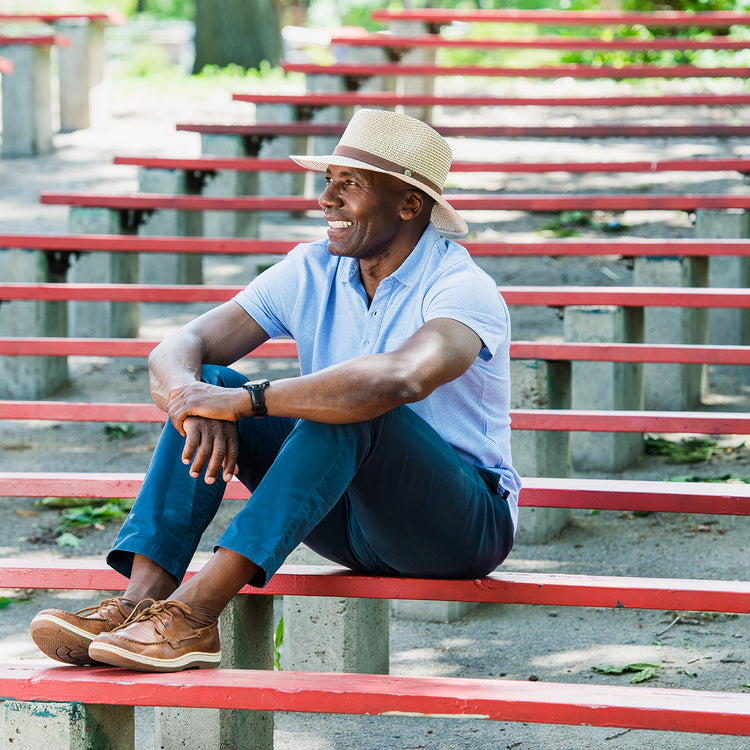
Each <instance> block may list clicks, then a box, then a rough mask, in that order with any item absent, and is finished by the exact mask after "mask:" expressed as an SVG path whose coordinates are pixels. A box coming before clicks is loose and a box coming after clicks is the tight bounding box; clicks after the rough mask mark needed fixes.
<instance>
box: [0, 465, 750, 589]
mask: <svg viewBox="0 0 750 750" xmlns="http://www.w3.org/2000/svg"><path fill="white" fill-rule="evenodd" d="M142 481H143V475H142V474H139V473H128V474H106V473H80V472H58V473H46V472H0V496H1V497H48V496H53V497H90V498H111V497H122V498H133V497H135V496H136V495H137V494H138V490H139V489H140V486H141V483H142ZM248 492H249V491H248V490H247V489H246V488H245V487H244V486H243V485H242V484H241V483H240V482H239V481H232V482H230V483H229V484H228V485H227V488H226V491H225V497H226V498H228V499H231V500H247V497H248ZM519 505H521V506H523V507H529V508H579V509H596V510H628V511H640V510H643V511H653V512H655V513H656V512H664V513H710V514H717V515H741V516H746V515H750V485H748V484H734V483H721V482H717V483H713V482H648V481H634V480H617V479H608V480H601V479H580V478H575V479H567V478H558V477H554V478H546V477H527V478H524V480H523V490H522V491H521V495H520V499H519ZM436 598H438V599H439V598H440V597H436Z"/></svg>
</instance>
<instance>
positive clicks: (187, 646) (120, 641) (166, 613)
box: [89, 600, 221, 672]
mask: <svg viewBox="0 0 750 750" xmlns="http://www.w3.org/2000/svg"><path fill="white" fill-rule="evenodd" d="M191 612H192V610H191V609H190V607H188V606H187V604H183V603H182V602H178V601H173V600H167V601H162V602H156V603H155V604H152V605H151V606H150V607H148V608H146V609H144V610H143V611H142V612H140V613H139V614H138V615H136V616H134V617H133V618H132V619H130V620H129V621H128V622H127V623H125V624H124V625H123V626H121V627H119V628H117V630H115V631H113V632H111V633H102V634H101V635H99V636H97V637H96V638H95V639H94V640H93V642H92V643H91V645H90V646H89V657H90V658H91V659H93V660H95V661H97V662H103V663H104V664H110V665H111V666H113V667H125V668H126V669H137V670H140V671H142V672H179V671H181V670H183V669H196V668H201V669H209V668H215V667H218V666H219V662H220V661H221V646H220V644H219V627H218V623H213V624H211V625H208V626H207V627H203V628H194V627H193V626H192V625H190V624H189V623H188V621H187V620H186V618H185V616H186V615H190V614H191Z"/></svg>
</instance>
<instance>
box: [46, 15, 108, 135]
mask: <svg viewBox="0 0 750 750" xmlns="http://www.w3.org/2000/svg"><path fill="white" fill-rule="evenodd" d="M55 26H56V27H57V29H58V30H59V32H60V33H61V34H62V35H63V36H64V37H65V38H67V39H69V40H70V45H68V46H67V47H61V48H60V49H59V52H58V65H59V68H60V73H59V75H60V130H61V131H62V132H63V133H68V132H72V131H74V130H83V129H84V128H88V127H89V126H90V125H91V124H92V122H93V121H94V120H95V113H96V112H97V111H98V110H100V109H101V107H102V106H103V104H104V102H103V101H102V100H103V96H104V93H103V90H102V86H103V81H104V62H105V48H104V28H105V26H104V24H101V23H91V22H89V21H88V20H87V19H77V18H61V19H60V20H58V21H57V22H56V24H55Z"/></svg>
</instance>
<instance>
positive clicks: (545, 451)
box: [510, 360, 572, 544]
mask: <svg viewBox="0 0 750 750" xmlns="http://www.w3.org/2000/svg"><path fill="white" fill-rule="evenodd" d="M510 367H511V369H510V373H511V402H510V408H511V409H541V408H543V409H569V408H570V406H571V394H572V391H571V366H570V363H569V362H545V361H543V360H513V361H511V363H510ZM570 441H571V438H570V433H569V432H563V431H557V430H513V433H512V436H511V450H512V453H513V466H514V467H515V469H516V471H518V473H519V474H521V476H531V477H567V476H570V470H571V442H570ZM569 520H570V510H568V509H567V508H519V514H518V529H517V531H516V541H518V542H520V543H522V544H544V543H545V542H548V541H549V540H550V539H553V538H554V537H555V536H557V535H558V534H559V533H560V531H561V530H562V529H563V528H564V527H565V525H566V524H567V523H568V521H569Z"/></svg>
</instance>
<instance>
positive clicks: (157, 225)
mask: <svg viewBox="0 0 750 750" xmlns="http://www.w3.org/2000/svg"><path fill="white" fill-rule="evenodd" d="M194 187H195V186H194V185H192V184H191V181H190V178H189V175H188V173H187V172H186V171H185V170H182V169H140V170H139V171H138V189H139V190H140V191H141V192H144V193H167V194H168V195H186V194H191V193H195V192H196V190H195V189H194ZM248 213H250V212H248ZM202 219H203V214H202V213H201V212H200V211H169V210H166V211H155V212H154V213H152V214H151V215H150V216H148V217H147V218H145V219H144V221H143V222H141V223H140V224H139V226H138V234H139V235H142V236H146V237H149V236H150V237H159V236H161V237H199V236H201V234H202V233H203V221H202ZM202 260H203V257H202V256H201V255H198V254H195V253H143V254H142V255H141V256H140V258H139V259H138V265H139V269H138V277H139V279H140V281H141V283H142V284H201V283H203V270H202Z"/></svg>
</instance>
